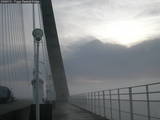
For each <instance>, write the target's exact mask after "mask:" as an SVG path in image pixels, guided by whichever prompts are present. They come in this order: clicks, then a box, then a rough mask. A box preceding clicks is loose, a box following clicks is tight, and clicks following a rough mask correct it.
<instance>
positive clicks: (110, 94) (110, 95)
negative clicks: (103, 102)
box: [109, 90, 113, 120]
mask: <svg viewBox="0 0 160 120" xmlns="http://www.w3.org/2000/svg"><path fill="white" fill-rule="evenodd" d="M109 101H110V114H111V120H113V118H112V93H111V90H109Z"/></svg>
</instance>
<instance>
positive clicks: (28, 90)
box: [0, 0, 160, 120]
mask: <svg viewBox="0 0 160 120" xmlns="http://www.w3.org/2000/svg"><path fill="white" fill-rule="evenodd" d="M26 10H27V11H26ZM35 28H41V29H42V30H43V32H44V36H43V38H42V40H41V41H40V48H39V52H40V53H39V68H40V69H39V71H38V74H39V77H40V79H41V80H42V81H43V86H44V90H42V91H43V92H44V91H45V92H44V93H43V94H44V95H43V96H44V98H45V99H46V98H48V99H50V100H55V99H56V109H53V112H54V114H53V119H54V120H72V119H74V120H104V119H110V120H159V119H160V113H159V111H158V110H159V108H158V107H160V97H159V95H160V91H159V87H160V83H153V84H148V85H140V86H133V87H126V88H118V89H112V90H103V91H93V92H86V93H82V94H79V95H73V96H70V97H69V91H68V86H67V81H66V75H65V71H64V66H63V60H62V56H61V51H60V45H59V41H58V35H57V30H56V24H55V19H54V13H53V9H52V3H51V0H0V49H1V52H0V85H1V86H5V87H7V88H9V89H10V90H11V91H12V92H13V97H14V100H13V101H11V102H9V103H5V104H0V116H2V117H0V119H2V120H3V119H6V120H12V119H16V118H10V117H6V116H12V115H11V114H13V113H12V112H14V114H16V117H17V116H18V117H17V119H16V120H18V119H22V118H23V119H26V120H27V119H28V120H29V119H31V118H29V116H30V113H31V112H30V111H31V110H30V109H29V108H28V106H30V105H31V104H32V103H33V102H32V101H33V100H32V99H33V97H32V94H33V90H32V80H33V78H34V76H35V67H34V66H35V64H36V61H35V57H36V52H37V51H36V45H35V40H34V38H33V36H32V31H33V30H34V29H35ZM66 102H69V103H71V104H72V105H71V104H68V103H66ZM139 106H140V108H139ZM142 108H143V109H142ZM24 113H25V114H24ZM41 114H42V113H41ZM13 116H14V115H13ZM20 116H21V117H20ZM14 117H15V116H14Z"/></svg>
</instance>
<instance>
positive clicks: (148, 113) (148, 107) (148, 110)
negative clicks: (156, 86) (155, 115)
mask: <svg viewBox="0 0 160 120" xmlns="http://www.w3.org/2000/svg"><path fill="white" fill-rule="evenodd" d="M146 98H147V116H148V120H151V115H150V114H151V113H150V101H149V88H148V85H146Z"/></svg>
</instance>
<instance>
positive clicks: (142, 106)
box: [70, 83, 160, 120]
mask: <svg viewBox="0 0 160 120" xmlns="http://www.w3.org/2000/svg"><path fill="white" fill-rule="evenodd" d="M70 102H71V104H74V105H77V106H79V107H81V108H83V109H86V110H88V111H90V112H93V113H95V114H97V115H100V116H103V117H105V118H107V119H110V120H160V83H152V84H147V85H139V86H133V87H125V88H118V89H111V90H102V91H94V92H88V93H82V94H78V95H73V96H71V97H70Z"/></svg>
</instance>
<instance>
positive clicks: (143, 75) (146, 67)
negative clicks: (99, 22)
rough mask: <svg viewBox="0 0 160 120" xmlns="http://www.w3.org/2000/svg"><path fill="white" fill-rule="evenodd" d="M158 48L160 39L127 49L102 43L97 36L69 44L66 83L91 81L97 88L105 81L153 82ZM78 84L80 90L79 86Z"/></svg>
mask: <svg viewBox="0 0 160 120" xmlns="http://www.w3.org/2000/svg"><path fill="white" fill-rule="evenodd" d="M89 38H90V37H89ZM89 38H87V37H86V39H89ZM80 41H84V39H81V40H80ZM159 51H160V39H155V40H150V41H145V42H143V43H140V44H138V45H135V46H132V47H130V48H126V47H124V46H121V45H118V44H117V45H116V44H109V43H106V44H104V43H102V42H100V41H99V40H98V39H94V40H91V41H89V42H87V43H85V44H83V43H81V44H79V43H78V42H77V43H75V44H72V47H71V48H70V52H67V53H64V54H65V55H64V64H65V69H66V73H67V77H68V82H69V83H70V87H71V89H72V88H73V87H72V86H77V85H80V84H83V85H85V86H87V85H91V84H95V85H98V86H99V88H101V86H103V84H107V83H108V82H109V83H111V82H112V83H115V82H116V81H119V82H120V81H121V82H122V83H121V84H123V82H124V81H127V82H129V81H131V82H132V81H134V82H136V81H140V80H149V79H150V80H153V81H154V80H155V79H159V78H160V74H159V72H160V62H159V61H160V54H159ZM87 81H89V82H87ZM98 86H97V87H98ZM79 87H81V88H82V89H83V86H79ZM92 87H93V86H92ZM77 89H79V88H77Z"/></svg>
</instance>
